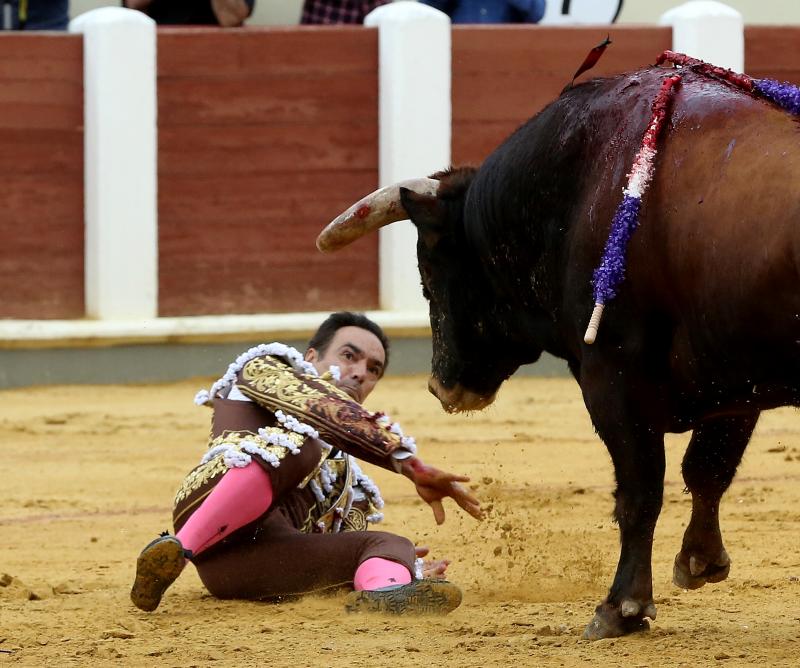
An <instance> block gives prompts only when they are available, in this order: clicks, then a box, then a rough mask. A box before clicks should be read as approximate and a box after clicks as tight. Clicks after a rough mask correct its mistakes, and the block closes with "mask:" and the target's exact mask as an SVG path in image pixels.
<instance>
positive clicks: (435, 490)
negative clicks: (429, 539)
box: [400, 457, 483, 524]
mask: <svg viewBox="0 0 800 668" xmlns="http://www.w3.org/2000/svg"><path fill="white" fill-rule="evenodd" d="M400 470H401V473H402V474H403V475H404V476H406V477H407V478H408V479H409V480H411V482H413V483H414V486H415V487H416V488H417V494H419V496H420V498H421V499H422V500H423V501H424V502H425V503H427V504H428V505H429V506H430V507H431V508H432V509H433V517H434V519H435V520H436V524H442V523H443V522H444V519H445V514H444V506H443V505H442V499H444V498H445V497H448V496H449V497H450V498H451V499H453V500H454V501H455V502H456V503H457V504H458V505H459V506H460V507H461V508H462V509H463V510H465V511H467V512H468V513H469V514H470V515H472V516H473V517H474V518H475V519H477V520H480V519H483V511H482V510H481V503H480V501H478V499H477V497H476V496H475V495H473V494H472V492H470V491H469V490H468V489H467V488H466V487H464V486H463V485H461V484H459V483H462V482H469V476H465V475H456V474H455V473H448V472H446V471H441V470H439V469H437V468H434V467H433V466H428V465H427V464H425V463H423V462H422V460H421V459H419V458H418V457H408V458H407V459H404V460H403V462H402V465H401V469H400Z"/></svg>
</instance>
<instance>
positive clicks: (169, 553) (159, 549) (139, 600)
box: [131, 536, 185, 612]
mask: <svg viewBox="0 0 800 668" xmlns="http://www.w3.org/2000/svg"><path fill="white" fill-rule="evenodd" d="M184 559H185V557H184V552H183V546H182V545H181V544H180V542H178V540H177V539H176V538H173V537H172V536H167V537H162V538H157V539H156V540H154V541H153V542H152V543H150V545H148V546H147V547H145V548H144V549H143V550H142V552H141V554H140V555H139V558H138V559H137V560H136V579H135V580H134V581H133V587H131V601H133V604H134V605H135V606H136V607H137V608H139V609H140V610H144V611H145V612H152V611H153V610H155V609H156V608H157V607H158V604H159V603H161V597H162V596H163V595H164V592H165V591H166V590H167V588H168V587H169V586H170V585H171V584H172V583H173V582H175V579H176V578H177V577H178V576H179V575H180V574H181V571H182V570H183V566H184V563H185V562H184Z"/></svg>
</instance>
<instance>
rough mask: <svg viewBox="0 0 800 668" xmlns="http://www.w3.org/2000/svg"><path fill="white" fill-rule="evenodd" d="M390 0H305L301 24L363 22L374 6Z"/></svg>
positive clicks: (387, 2) (384, 3)
mask: <svg viewBox="0 0 800 668" xmlns="http://www.w3.org/2000/svg"><path fill="white" fill-rule="evenodd" d="M391 1H392V0H305V2H304V3H303V13H302V15H301V16H300V23H301V24H305V25H308V24H316V25H320V24H322V25H335V24H342V23H344V24H348V23H349V24H358V23H364V17H365V16H366V15H367V14H369V13H370V12H371V11H372V10H373V9H375V8H376V7H380V6H381V5H387V4H389V3H390V2H391Z"/></svg>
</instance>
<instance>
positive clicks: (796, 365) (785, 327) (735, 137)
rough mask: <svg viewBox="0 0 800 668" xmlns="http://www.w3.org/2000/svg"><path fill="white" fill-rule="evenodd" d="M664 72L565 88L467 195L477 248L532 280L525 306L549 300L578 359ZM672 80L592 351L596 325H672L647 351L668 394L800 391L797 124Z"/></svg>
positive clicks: (711, 84)
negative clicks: (710, 389) (748, 386)
mask: <svg viewBox="0 0 800 668" xmlns="http://www.w3.org/2000/svg"><path fill="white" fill-rule="evenodd" d="M673 72H674V71H673V70H665V69H659V68H649V69H647V70H642V71H640V72H634V73H630V74H626V75H621V76H619V77H616V78H614V79H608V80H598V81H594V82H591V83H589V84H585V85H584V86H581V87H578V88H576V89H575V90H573V91H569V92H567V93H566V94H565V95H563V96H562V97H561V98H560V99H559V100H557V101H556V102H554V103H553V104H552V105H550V106H549V107H548V108H546V109H545V110H543V112H541V113H540V114H538V115H537V116H536V117H534V119H532V120H531V121H529V122H528V123H527V124H526V125H525V126H523V127H522V128H520V129H519V130H518V131H517V132H516V133H515V134H514V135H512V136H511V137H510V138H509V139H508V140H507V141H506V142H504V144H502V145H501V146H500V147H499V148H498V149H497V150H496V151H495V153H494V154H493V155H492V156H490V157H489V158H488V159H487V161H486V162H485V164H484V166H483V167H482V169H481V171H480V172H479V174H478V177H477V178H476V184H475V186H476V187H475V189H474V192H473V193H472V201H469V200H468V207H467V229H468V233H469V234H471V235H472V238H473V240H474V242H475V243H476V244H478V245H479V246H480V247H482V248H483V249H485V253H486V254H488V255H491V254H493V253H494V254H495V255H496V256H497V257H499V258H500V259H502V260H503V262H502V263H498V264H500V266H503V267H504V268H505V270H506V273H507V275H520V274H521V273H523V272H529V273H531V274H533V275H534V278H533V279H532V280H531V284H532V285H533V286H534V289H535V290H536V289H539V290H540V292H539V294H536V295H534V296H535V298H536V299H537V300H538V301H539V303H542V302H543V301H544V302H547V300H553V301H552V302H551V303H545V304H543V305H544V306H545V307H546V308H548V309H550V310H557V311H558V313H559V317H560V318H562V319H564V320H565V321H568V322H566V323H565V324H564V325H563V326H562V331H564V332H568V334H566V336H567V338H569V339H570V341H568V342H567V347H568V348H570V349H572V350H573V351H575V354H576V355H580V352H579V351H580V350H581V346H582V344H581V341H580V335H581V334H582V331H583V327H584V326H585V320H586V318H588V313H589V311H590V309H591V303H592V301H593V300H592V294H591V285H590V284H591V276H592V273H593V271H594V269H595V268H596V267H597V266H598V264H599V263H600V259H601V256H602V251H603V247H604V245H605V243H606V240H607V238H608V233H609V229H610V225H611V220H612V218H613V216H614V212H615V210H616V207H617V206H618V205H619V203H620V201H621V199H622V189H623V188H624V187H625V185H626V182H627V175H628V173H629V172H630V169H631V166H632V163H633V159H634V157H635V154H636V152H637V151H638V150H639V148H640V146H641V140H642V135H643V133H644V131H645V129H646V126H647V123H648V122H649V120H650V114H651V111H650V106H651V104H652V101H653V99H654V97H655V95H656V94H657V92H658V90H659V87H660V84H661V81H662V80H663V78H664V77H666V76H668V75H669V74H672V73H673ZM681 73H682V74H683V81H682V84H681V86H680V87H679V88H678V89H677V91H676V93H675V95H674V98H673V100H672V103H671V105H670V108H669V112H668V120H667V122H666V123H665V125H664V129H663V132H662V134H661V136H660V137H659V140H658V147H657V148H658V155H657V158H656V160H655V165H654V167H655V171H654V178H653V181H652V183H651V185H650V188H649V190H648V191H647V193H646V194H645V197H644V200H643V207H642V211H641V217H640V225H639V228H638V229H637V231H636V232H635V233H634V235H633V237H632V239H631V242H630V245H629V248H628V259H627V275H626V278H625V281H624V283H623V285H622V287H621V288H620V290H619V294H618V296H617V298H616V299H615V300H614V301H612V302H611V303H610V304H609V306H608V308H607V311H606V315H605V317H604V323H603V325H602V326H601V333H600V338H599V339H598V343H597V344H595V345H596V346H601V345H602V340H603V330H606V331H608V330H611V329H614V328H616V327H621V328H623V329H624V328H627V329H630V330H631V331H634V332H636V333H637V335H641V334H642V333H641V332H640V331H638V328H639V327H640V325H641V323H640V322H639V319H641V320H648V321H649V320H653V319H654V320H655V321H658V322H659V323H662V324H663V326H664V327H667V328H670V332H671V336H667V337H665V338H666V339H667V340H668V341H669V342H670V343H669V344H668V346H667V349H665V350H662V351H658V352H657V353H656V354H663V355H664V356H665V357H668V358H669V360H670V361H669V362H667V364H670V365H672V366H673V373H674V378H673V380H674V381H675V382H676V383H677V384H680V383H682V382H686V383H687V384H688V385H690V386H693V387H695V388H697V377H698V374H699V375H706V376H708V377H709V378H713V376H714V374H715V373H718V372H722V371H724V373H726V374H729V377H728V380H730V382H731V383H733V384H736V383H739V382H743V381H748V380H752V379H753V377H754V376H755V375H758V374H760V376H761V378H762V379H763V378H767V377H769V378H777V377H778V376H780V377H781V378H782V379H788V381H787V382H795V383H798V384H800V344H798V343H797V342H798V341H800V197H798V196H797V193H796V191H795V184H798V183H800V130H799V128H800V126H798V121H797V120H796V119H795V118H793V117H791V116H790V115H789V114H788V113H786V112H784V111H782V110H780V109H778V108H776V107H775V106H774V105H772V104H771V103H769V102H766V101H764V100H760V99H756V98H754V97H752V96H751V95H749V94H747V93H744V92H742V91H740V90H738V89H735V88H733V87H732V86H729V85H727V84H724V83H721V82H719V81H715V80H711V79H708V78H706V77H703V76H701V75H698V74H695V73H693V72H690V71H687V70H682V71H681ZM509 249H512V250H509ZM509 265H511V266H509ZM543 285H544V286H546V289H542V288H539V287H538V286H543ZM654 313H655V314H656V317H655V318H652V315H653V314H654ZM615 319H616V321H615ZM570 323H573V324H574V326H572V325H571V324H570ZM645 338H647V333H645ZM647 340H649V339H647ZM659 345H661V339H659ZM698 361H700V363H699V364H698V363H697V362H698ZM723 367H724V369H723ZM721 370H722V371H721ZM779 380H780V379H779ZM700 391H703V390H702V388H701V389H700Z"/></svg>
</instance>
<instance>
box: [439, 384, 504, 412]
mask: <svg viewBox="0 0 800 668" xmlns="http://www.w3.org/2000/svg"><path fill="white" fill-rule="evenodd" d="M428 391H429V392H430V393H431V394H432V395H433V396H435V397H436V398H437V399H438V400H439V401H440V402H441V404H442V408H443V409H444V410H445V411H447V412H448V413H466V412H467V411H479V410H483V409H484V408H486V407H487V406H488V405H489V404H491V403H492V402H493V401H494V398H495V396H497V393H496V392H495V393H492V394H491V395H489V396H486V395H483V394H478V393H477V392H472V391H471V390H468V389H466V388H465V387H463V386H461V385H455V386H453V387H452V388H446V387H445V386H444V385H442V383H440V382H439V380H438V379H436V378H434V377H433V376H431V378H430V379H429V380H428Z"/></svg>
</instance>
